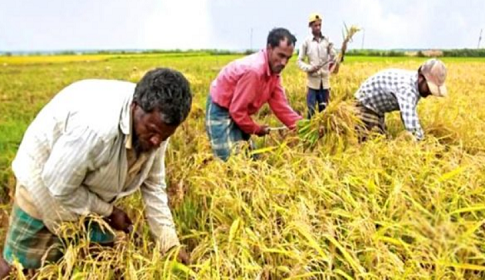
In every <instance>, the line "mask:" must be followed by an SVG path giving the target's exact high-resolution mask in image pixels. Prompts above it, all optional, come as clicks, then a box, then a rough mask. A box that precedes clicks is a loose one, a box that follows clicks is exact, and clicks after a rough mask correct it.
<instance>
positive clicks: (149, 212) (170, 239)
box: [141, 140, 180, 253]
mask: <svg viewBox="0 0 485 280" xmlns="http://www.w3.org/2000/svg"><path fill="white" fill-rule="evenodd" d="M167 145H168V140H167V141H165V142H164V143H163V145H162V146H161V147H160V149H159V150H158V151H157V154H156V155H155V159H154V162H153V166H152V168H151V169H150V171H149V174H148V177H147V179H146V180H145V181H144V182H143V184H142V186H141V193H142V197H143V201H144V203H145V214H146V218H147V220H148V224H149V226H150V231H151V233H152V235H153V237H154V238H155V240H157V241H159V242H160V245H161V250H162V252H163V253H165V252H166V251H168V250H169V249H170V248H172V247H174V246H177V245H179V244H180V242H179V239H178V237H177V232H176V230H175V225H174V222H173V218H172V213H171V212H170V208H169V206H168V197H167V192H166V187H167V186H166V183H165V162H164V160H165V151H166V149H167Z"/></svg>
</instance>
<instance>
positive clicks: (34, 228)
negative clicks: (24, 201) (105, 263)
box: [3, 204, 115, 269]
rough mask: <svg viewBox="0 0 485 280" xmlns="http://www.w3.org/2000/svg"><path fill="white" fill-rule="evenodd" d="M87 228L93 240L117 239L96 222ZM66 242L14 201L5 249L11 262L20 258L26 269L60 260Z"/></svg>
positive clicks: (110, 240)
mask: <svg viewBox="0 0 485 280" xmlns="http://www.w3.org/2000/svg"><path fill="white" fill-rule="evenodd" d="M87 228H88V230H89V238H90V241H91V242H94V243H100V244H109V243H112V242H114V240H115V236H114V235H113V234H112V233H111V232H109V231H107V230H102V229H101V227H100V226H99V224H97V223H95V222H91V223H89V224H88V226H87ZM63 244H64V243H63V241H62V240H61V239H60V238H59V237H58V236H56V235H54V234H53V233H52V232H50V231H49V230H48V229H47V228H46V227H45V225H44V223H43V222H42V221H41V220H38V219H35V218H33V217H32V216H30V215H29V214H27V213H26V212H25V211H23V210H22V209H21V208H20V207H18V206H17V205H16V204H14V206H13V209H12V213H11V216H10V226H9V229H8V232H7V238H6V240H5V247H4V249H3V257H4V259H5V260H6V261H7V262H8V263H9V264H12V263H13V262H14V260H17V261H18V262H19V263H21V264H22V266H23V267H24V268H25V269H33V268H40V267H41V266H42V265H43V264H44V263H45V262H56V261H58V260H59V259H60V258H61V257H62V256H63V250H64V246H63Z"/></svg>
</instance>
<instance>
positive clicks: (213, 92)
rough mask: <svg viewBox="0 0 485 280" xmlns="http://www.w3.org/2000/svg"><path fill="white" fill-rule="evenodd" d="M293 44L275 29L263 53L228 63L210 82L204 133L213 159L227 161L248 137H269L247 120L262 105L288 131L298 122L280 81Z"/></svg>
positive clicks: (266, 130) (266, 129) (264, 128)
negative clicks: (208, 141) (266, 105)
mask: <svg viewBox="0 0 485 280" xmlns="http://www.w3.org/2000/svg"><path fill="white" fill-rule="evenodd" d="M295 43H296V38H295V36H293V35H292V34H291V33H290V32H289V31H288V30H287V29H284V28H275V29H273V30H271V32H270V33H269V35H268V40H267V46H266V48H265V49H264V50H261V51H260V52H258V53H255V54H252V55H249V56H246V57H244V58H241V59H238V60H235V61H233V62H231V63H229V64H228V65H226V67H224V68H223V69H222V70H221V72H220V73H219V75H218V76H217V78H216V79H215V80H214V81H213V82H212V84H211V87H210V94H209V97H208V99H207V110H206V130H207V134H208V135H209V140H210V143H211V147H212V150H213V152H214V154H215V155H216V156H217V157H219V158H221V159H222V160H227V159H228V158H229V156H230V154H231V151H232V150H233V149H234V148H235V147H236V145H237V144H238V143H240V142H241V141H250V136H251V134H256V135H258V136H264V135H266V134H268V133H269V131H270V129H269V127H268V126H267V125H258V124H257V123H255V122H254V121H253V119H252V118H251V115H253V114H255V113H257V112H258V110H259V109H260V108H261V107H262V106H263V105H264V104H265V103H268V104H269V106H270V108H271V110H272V111H273V112H274V113H275V115H276V117H278V119H279V120H280V121H281V122H282V123H284V124H285V125H286V126H287V127H289V128H290V129H293V128H295V126H296V122H297V121H298V120H300V119H301V118H302V117H301V116H300V115H298V114H297V113H296V112H295V111H293V109H292V108H291V107H290V105H289V104H288V100H287V99H286V96H285V91H284V89H283V86H282V85H281V77H280V73H281V72H282V71H283V69H284V68H285V66H286V64H287V63H288V61H289V60H290V58H291V56H292V55H293V51H294V48H295ZM250 145H251V146H253V145H252V142H251V141H250Z"/></svg>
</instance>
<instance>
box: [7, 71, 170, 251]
mask: <svg viewBox="0 0 485 280" xmlns="http://www.w3.org/2000/svg"><path fill="white" fill-rule="evenodd" d="M134 90H135V84H133V83H129V82H122V81H113V80H83V81H80V82H76V83H74V84H71V85H70V86H68V87H66V88H65V89H63V90H62V91H61V92H60V93H59V94H57V95H56V96H55V97H54V98H53V99H52V100H51V101H50V102H49V103H48V104H47V105H46V106H45V107H44V108H43V109H42V110H41V111H40V113H39V114H38V115H37V116H36V118H35V120H34V121H33V122H32V123H31V124H30V126H29V127H28V129H27V131H26V132H25V135H24V138H23V140H22V143H21V145H20V147H19V150H18V152H17V155H16V157H15V159H14V161H13V164H12V167H13V171H14V174H15V176H16V178H17V181H18V184H19V185H21V186H23V187H25V188H26V190H27V191H28V193H29V195H30V198H31V199H32V200H33V201H32V204H33V205H35V207H36V208H37V210H38V213H39V214H40V215H41V216H42V217H41V219H42V221H43V222H44V224H45V225H46V226H47V228H48V229H49V230H51V231H52V232H54V233H56V232H57V231H56V230H57V226H58V225H59V222H62V221H75V220H77V219H78V218H79V216H80V215H86V214H92V213H96V214H99V215H102V216H108V215H110V214H111V212H112V209H113V203H114V201H115V200H116V199H118V198H120V197H124V196H127V195H130V194H132V193H134V192H135V191H136V190H138V189H140V190H141V193H142V197H143V201H144V204H145V211H146V217H147V220H148V223H149V225H150V229H151V232H152V234H153V235H154V237H155V238H157V240H159V241H160V243H161V245H162V250H164V251H165V250H167V249H169V248H170V247H172V246H175V245H178V244H179V241H178V238H177V234H176V231H175V227H174V223H173V219H172V215H171V212H170V209H169V207H168V199H167V194H166V191H165V189H166V184H165V164H164V156H165V150H166V148H167V143H168V140H167V141H165V142H163V143H162V144H161V146H160V148H158V149H157V150H155V151H153V152H151V153H149V154H147V155H146V159H145V160H146V161H145V162H144V163H143V165H142V166H141V168H140V169H139V172H138V173H137V174H136V175H134V176H133V174H131V175H130V176H129V174H128V169H129V166H128V160H127V153H128V152H129V150H128V149H127V147H126V144H127V140H128V139H129V138H130V137H129V135H131V123H132V120H131V117H132V116H131V110H130V105H131V102H132V98H133V93H134ZM128 177H130V179H128ZM127 180H130V181H131V182H128V181H127Z"/></svg>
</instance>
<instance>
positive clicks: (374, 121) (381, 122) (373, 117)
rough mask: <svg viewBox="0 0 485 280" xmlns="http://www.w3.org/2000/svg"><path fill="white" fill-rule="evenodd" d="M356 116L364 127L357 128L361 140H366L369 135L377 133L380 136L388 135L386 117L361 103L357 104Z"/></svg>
mask: <svg viewBox="0 0 485 280" xmlns="http://www.w3.org/2000/svg"><path fill="white" fill-rule="evenodd" d="M356 116H357V117H358V118H359V119H360V120H361V121H362V123H363V126H359V127H358V128H357V130H358V132H359V136H360V138H361V140H366V139H367V137H368V135H369V133H372V132H377V133H380V134H385V133H386V131H387V129H386V119H385V116H384V115H379V114H377V113H376V112H374V111H372V110H371V109H369V108H367V107H365V106H364V105H362V104H361V103H360V102H357V104H356Z"/></svg>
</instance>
